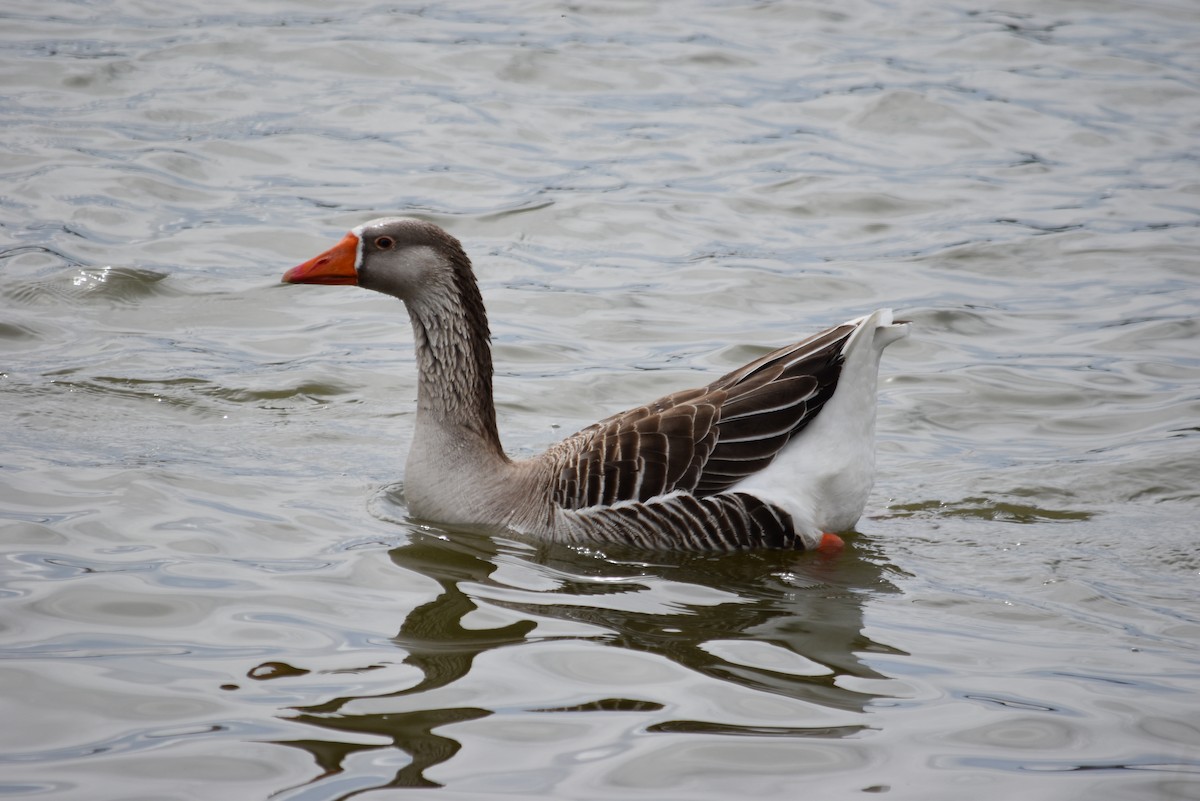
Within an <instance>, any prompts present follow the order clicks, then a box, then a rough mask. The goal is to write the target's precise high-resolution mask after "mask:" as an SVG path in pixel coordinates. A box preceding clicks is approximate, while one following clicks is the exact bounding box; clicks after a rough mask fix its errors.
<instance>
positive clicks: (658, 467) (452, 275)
mask: <svg viewBox="0 0 1200 801" xmlns="http://www.w3.org/2000/svg"><path fill="white" fill-rule="evenodd" d="M283 280H284V281H285V282H287V283H293V284H356V285H358V286H361V287H363V288H365V289H371V290H375V291H376V292H382V293H384V294H387V295H392V296H393V297H396V298H399V299H400V300H402V301H403V302H404V304H405V306H406V307H407V308H408V315H409V318H410V319H411V322H412V328H413V335H414V338H415V350H416V360H417V376H418V381H417V414H416V423H415V432H414V435H413V440H412V447H411V450H410V451H409V454H408V463H407V467H406V471H405V475H404V496H405V501H406V503H407V505H408V510H409V512H410V514H411V515H412V516H413V517H415V518H419V519H425V520H428V521H431V522H438V523H445V524H451V525H453V524H464V525H472V526H486V527H494V528H496V529H504V530H509V531H512V532H516V533H518V534H520V535H525V536H528V537H532V538H541V539H546V540H554V541H559V542H568V543H579V544H592V545H603V544H605V543H622V544H628V545H632V546H635V547H641V548H646V549H653V550H662V549H666V550H735V549H748V548H792V549H799V550H807V549H821V550H823V551H829V550H836V549H838V548H840V547H841V545H842V541H841V539H840V538H838V537H837V536H836V532H840V531H846V530H848V529H850V528H851V527H852V526H854V524H855V523H856V522H857V521H858V518H859V516H860V515H861V514H862V511H863V507H864V506H865V505H866V502H867V495H868V494H869V492H870V490H871V485H872V483H873V480H874V471H875V442H874V440H875V406H876V400H875V395H876V380H877V376H878V372H879V359H880V355H881V354H882V352H883V349H884V348H885V347H887V346H888V345H889V344H890V343H892V342H894V341H896V340H897V339H900V338H901V337H903V336H905V335H906V334H907V333H908V325H907V323H905V322H903V321H895V320H893V318H892V312H891V311H890V310H887V309H881V310H879V311H876V312H874V313H872V314H869V315H867V316H865V317H860V318H858V319H856V320H851V321H849V322H846V323H842V324H841V325H836V326H834V327H833V328H830V329H828V330H826V331H822V332H821V333H819V334H815V335H813V336H811V337H809V338H807V339H805V340H803V341H801V342H798V343H796V344H793V345H787V346H785V347H783V348H780V349H779V350H776V351H774V352H772V353H768V354H766V355H765V356H762V357H761V358H758V359H755V360H754V361H752V362H750V363H749V364H747V365H745V366H744V367H740V368H738V369H737V370H734V371H733V372H731V373H729V374H728V375H725V376H723V377H721V378H718V379H717V380H716V381H714V382H712V383H711V384H709V385H708V386H705V387H700V388H698V389H687V390H683V391H682V392H676V393H674V394H672V395H667V396H666V397H663V398H659V399H658V400H655V401H652V402H650V403H647V404H646V405H644V406H639V407H637V408H635V409H630V410H629V411H626V412H622V413H620V414H616V415H613V416H612V417H608V418H605V419H604V420H601V421H600V422H598V423H595V424H594V425H591V426H589V427H587V428H585V429H583V430H582V431H579V432H578V433H576V434H573V435H571V436H570V437H567V438H566V439H565V440H563V441H561V442H559V443H558V444H556V445H554V446H552V447H551V448H549V449H548V450H547V451H546V452H545V453H542V454H541V455H539V456H536V457H533V458H530V459H525V460H519V461H514V460H512V459H509V457H508V456H507V455H505V453H504V449H503V447H502V446H501V444H500V435H499V433H498V431H497V428H496V411H495V405H494V403H493V399H492V354H491V345H490V342H489V333H488V323H487V315H486V313H485V312H484V307H483V298H482V296H481V295H480V292H479V287H478V285H477V283H476V281H475V275H474V273H473V272H472V269H471V262H470V260H469V259H468V258H467V255H466V253H465V252H464V251H463V248H462V245H461V244H460V243H459V242H458V240H457V239H455V238H454V237H453V236H451V235H450V234H448V233H446V232H445V231H444V230H442V229H441V228H439V227H438V226H436V225H433V224H431V223H428V222H424V221H421V220H416V219H410V218H405V217H387V218H382V219H377V220H372V221H370V222H367V223H364V224H362V225H360V226H358V227H357V228H355V229H353V230H352V231H351V232H350V233H348V234H346V236H345V237H344V238H343V239H342V240H341V241H340V242H339V243H338V244H336V245H334V246H333V247H332V248H330V249H329V250H327V251H326V252H324V253H322V254H321V255H319V256H317V257H315V258H313V259H311V260H309V261H307V262H305V263H304V264H301V265H299V266H297V267H293V268H292V269H291V270H288V271H287V273H286V274H285V275H284V276H283Z"/></svg>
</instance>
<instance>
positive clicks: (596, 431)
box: [544, 325, 853, 509]
mask: <svg viewBox="0 0 1200 801" xmlns="http://www.w3.org/2000/svg"><path fill="white" fill-rule="evenodd" d="M852 331H853V326H846V325H842V326H837V327H835V328H831V329H829V330H828V331H824V332H822V333H820V334H817V335H816V336H813V337H810V338H809V339H806V340H804V341H803V342H799V343H796V344H794V345H789V346H787V347H784V348H780V349H779V350H776V351H773V352H772V353H768V354H767V355H765V356H763V357H761V358H759V359H756V360H755V361H753V362H750V363H749V364H747V365H745V366H743V367H741V368H739V369H737V370H734V371H733V372H731V373H729V374H727V375H724V376H722V377H721V378H718V379H717V380H716V381H714V382H712V383H711V384H709V385H708V386H705V387H698V388H694V389H686V390H682V391H680V392H676V393H674V394H671V395H667V396H665V397H662V398H659V399H658V400H657V401H654V402H653V403H650V404H647V405H645V406H640V407H637V408H635V409H630V410H629V411H626V412H622V413H620V414H616V415H613V416H612V417H609V418H606V419H604V420H601V421H600V422H599V423H596V424H594V425H592V426H589V427H588V428H585V429H583V430H582V431H580V432H579V433H577V434H574V435H573V436H571V437H568V438H567V439H565V440H563V441H562V442H560V443H559V444H558V445H557V446H555V447H554V448H552V449H551V450H550V451H548V452H547V453H546V454H545V457H544V458H546V459H549V460H551V461H552V463H553V464H555V465H556V472H557V480H556V482H555V487H554V501H555V503H557V504H558V505H560V506H563V507H565V508H568V509H584V508H588V507H594V506H604V505H610V504H612V503H615V502H616V501H621V500H637V501H647V500H650V499H651V498H654V497H656V496H659V495H664V494H666V493H669V492H673V491H675V490H684V491H687V492H691V493H694V494H695V495H697V496H698V497H705V496H708V495H712V494H714V493H718V492H721V491H723V490H727V489H729V488H730V487H731V486H733V485H734V484H736V483H737V482H738V481H740V480H742V479H743V478H745V477H746V476H749V475H751V474H753V473H755V472H757V471H759V470H762V469H763V468H765V467H766V466H767V465H769V464H770V463H771V462H772V461H773V460H774V459H775V457H776V456H777V455H778V454H779V452H780V450H782V449H783V447H784V446H785V445H787V443H788V441H789V440H790V439H791V438H792V437H793V436H795V434H796V433H797V432H799V431H801V430H803V429H804V427H805V426H806V425H808V423H809V422H810V421H811V420H812V419H813V418H814V417H815V416H816V414H817V412H819V411H820V410H821V407H822V406H824V405H825V402H826V401H828V400H829V398H830V397H831V396H832V395H833V391H834V389H836V388H837V380H838V376H839V374H840V373H841V366H842V355H841V352H842V347H843V346H844V344H845V342H846V339H847V338H848V337H849V336H850V333H851V332H852Z"/></svg>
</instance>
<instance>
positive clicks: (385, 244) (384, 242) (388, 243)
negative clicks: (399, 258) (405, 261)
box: [375, 236, 396, 250]
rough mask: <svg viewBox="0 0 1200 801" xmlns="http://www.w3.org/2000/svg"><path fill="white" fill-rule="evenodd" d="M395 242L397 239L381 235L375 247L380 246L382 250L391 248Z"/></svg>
mask: <svg viewBox="0 0 1200 801" xmlns="http://www.w3.org/2000/svg"><path fill="white" fill-rule="evenodd" d="M395 244H396V240H395V239H392V238H391V237H390V236H381V237H379V238H378V239H376V240H375V247H377V248H379V249H380V250H391V249H392V246H393V245H395Z"/></svg>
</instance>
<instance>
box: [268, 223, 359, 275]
mask: <svg viewBox="0 0 1200 801" xmlns="http://www.w3.org/2000/svg"><path fill="white" fill-rule="evenodd" d="M357 259H358V237H357V236H355V235H354V234H346V235H345V236H344V237H342V241H341V242H338V243H337V244H336V245H334V246H333V247H331V248H330V249H329V250H327V251H325V252H324V253H322V254H321V255H320V256H317V257H316V258H315V259H309V260H308V261H306V262H304V264H301V265H298V266H296V267H293V268H292V269H290V270H288V271H287V272H286V273H284V274H283V282H284V283H286V284H357V283H358V273H357V272H355V270H354V262H355V261H356V260H357Z"/></svg>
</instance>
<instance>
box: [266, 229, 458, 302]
mask: <svg viewBox="0 0 1200 801" xmlns="http://www.w3.org/2000/svg"><path fill="white" fill-rule="evenodd" d="M464 274H465V275H468V276H469V275H470V263H469V262H468V261H467V257H466V255H465V253H464V252H463V249H462V245H461V244H459V242H458V240H457V239H455V238H454V237H452V236H450V234H448V233H446V232H445V231H443V230H442V229H441V228H439V227H438V226H436V225H434V224H433V223H428V222H425V221H423V220H416V219H412V218H410V217H382V218H380V219H377V220H371V221H370V222H367V223H363V224H362V225H360V226H358V227H357V228H354V229H353V230H351V231H350V232H349V233H348V234H346V235H345V236H344V237H343V238H342V240H341V241H340V242H338V243H337V244H336V245H334V246H333V247H331V248H330V249H329V250H327V251H325V252H324V253H322V254H320V255H318V256H316V257H314V258H312V259H309V260H308V261H306V262H304V263H303V264H300V265H298V266H296V267H293V268H292V269H290V270H288V271H287V272H286V273H284V275H283V281H284V282H285V283H289V284H350V285H356V286H361V287H362V288H364V289H371V290H374V291H376V292H382V293H384V294H386V295H391V296H393V297H397V298H399V299H400V300H402V301H404V302H405V303H407V304H409V305H410V306H411V305H413V304H417V305H420V304H421V301H422V300H427V299H429V298H431V297H433V298H445V297H446V296H448V295H450V296H452V295H454V294H457V293H456V292H455V287H456V286H457V285H458V284H459V283H460V281H459V280H458V279H460V278H461V277H463V275H464Z"/></svg>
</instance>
